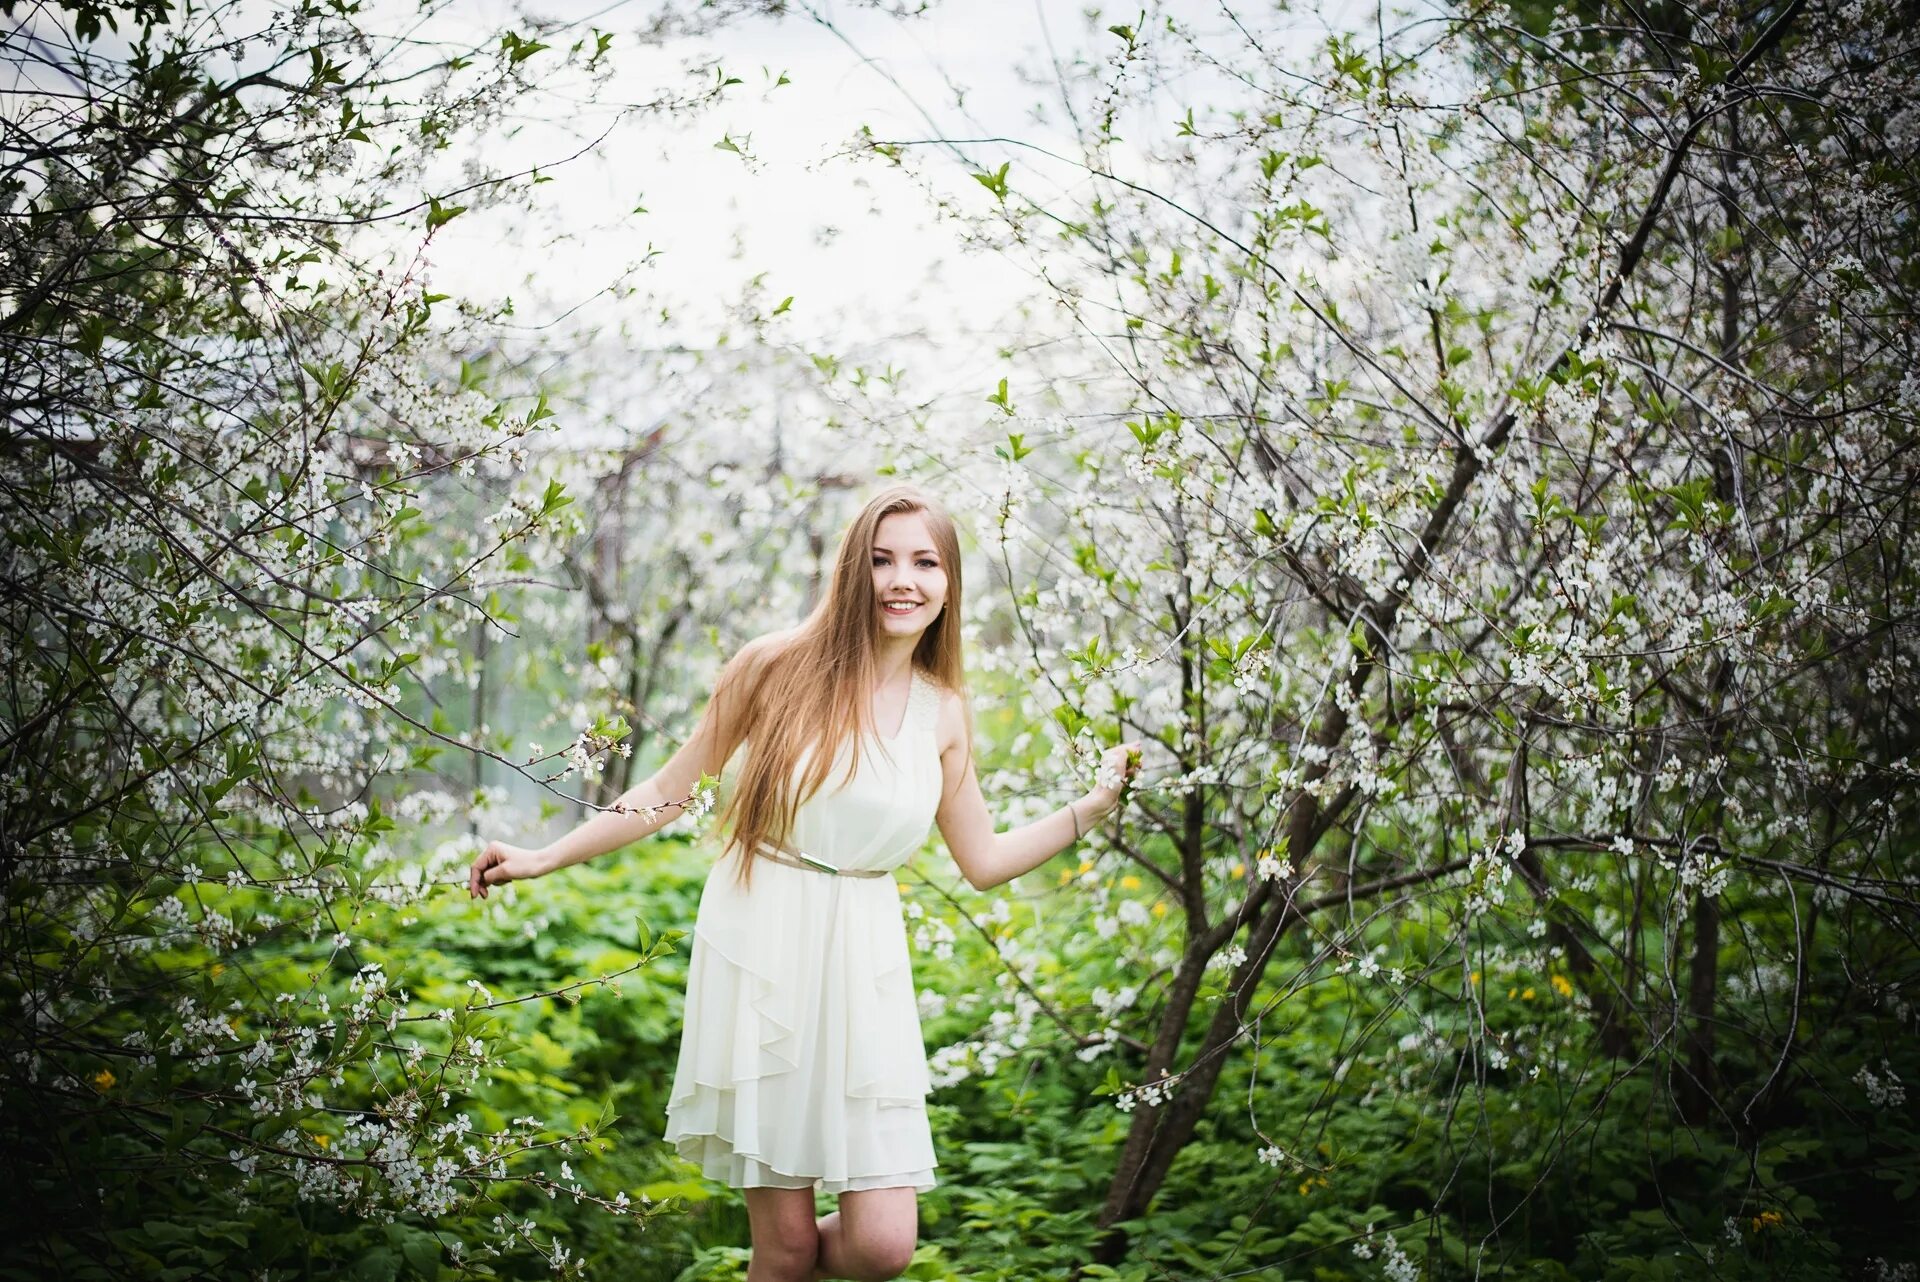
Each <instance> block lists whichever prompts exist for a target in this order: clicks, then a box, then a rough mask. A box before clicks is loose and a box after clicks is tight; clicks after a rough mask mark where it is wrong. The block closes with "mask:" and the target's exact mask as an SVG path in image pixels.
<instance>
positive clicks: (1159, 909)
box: [1153, 899, 1167, 917]
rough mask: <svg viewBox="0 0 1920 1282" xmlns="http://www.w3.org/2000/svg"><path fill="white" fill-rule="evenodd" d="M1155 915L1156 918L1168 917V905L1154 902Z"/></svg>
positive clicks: (1159, 901) (1158, 901)
mask: <svg viewBox="0 0 1920 1282" xmlns="http://www.w3.org/2000/svg"><path fill="white" fill-rule="evenodd" d="M1153 915H1154V916H1155V917H1165V916H1166V915H1167V905H1166V904H1165V903H1164V902H1163V901H1161V900H1158V899H1156V900H1154V901H1153Z"/></svg>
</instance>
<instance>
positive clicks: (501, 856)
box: [467, 841, 553, 899]
mask: <svg viewBox="0 0 1920 1282" xmlns="http://www.w3.org/2000/svg"><path fill="white" fill-rule="evenodd" d="M552 871H553V869H552V867H551V866H550V865H549V864H548V863H547V857H546V852H544V851H540V850H528V849H527V848H526V847H524V846H509V845H508V844H507V843H506V842H504V841H489V842H488V843H487V848H486V849H485V850H482V851H481V852H480V857H479V858H478V859H475V860H474V861H473V867H472V868H471V869H470V870H468V872H467V898H469V899H473V898H475V897H478V898H480V899H485V898H486V897H487V887H488V886H497V885H499V884H500V883H501V882H503V881H524V880H526V879H527V878H529V877H539V876H543V875H544V874H546V873H549V872H552Z"/></svg>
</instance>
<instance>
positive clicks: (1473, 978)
mask: <svg viewBox="0 0 1920 1282" xmlns="http://www.w3.org/2000/svg"><path fill="white" fill-rule="evenodd" d="M1467 982H1468V983H1469V984H1477V983H1479V982H1480V972H1479V971H1477V970H1476V971H1474V972H1473V974H1471V975H1469V976H1467Z"/></svg>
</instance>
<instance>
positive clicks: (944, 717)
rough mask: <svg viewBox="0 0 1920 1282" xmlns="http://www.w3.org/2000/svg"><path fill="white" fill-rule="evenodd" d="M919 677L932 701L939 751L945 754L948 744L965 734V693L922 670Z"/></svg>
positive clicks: (966, 719)
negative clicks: (924, 683)
mask: <svg viewBox="0 0 1920 1282" xmlns="http://www.w3.org/2000/svg"><path fill="white" fill-rule="evenodd" d="M920 676H921V679H922V680H923V681H925V682H926V687H927V691H928V693H929V697H930V698H931V699H932V700H933V701H934V732H935V736H936V738H937V739H938V741H939V745H940V750H941V751H942V752H945V751H946V749H947V747H948V746H949V745H950V744H952V743H955V742H958V741H959V740H961V739H963V738H964V737H965V736H966V734H967V721H968V718H967V695H966V691H965V690H962V689H957V688H955V687H953V686H950V685H948V684H947V683H946V682H944V681H942V680H940V678H939V677H937V676H935V675H934V674H933V673H931V672H927V671H924V670H922V671H921V673H920Z"/></svg>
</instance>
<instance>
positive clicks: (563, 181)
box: [432, 0, 1114, 348]
mask: <svg viewBox="0 0 1920 1282" xmlns="http://www.w3.org/2000/svg"><path fill="white" fill-rule="evenodd" d="M582 12H583V13H585V12H592V10H591V9H588V8H586V7H585V6H583V8H582ZM818 12H820V13H821V14H823V15H825V16H827V17H829V18H830V19H831V20H832V21H833V22H834V23H835V24H836V25H838V26H839V27H841V29H842V30H843V31H844V33H845V35H846V37H847V39H842V38H840V37H839V36H837V35H835V34H834V32H833V31H830V30H828V29H827V28H826V27H824V26H822V25H820V24H819V23H816V22H813V21H810V20H808V19H806V18H805V17H804V16H798V15H796V16H792V17H788V18H785V19H781V20H774V19H767V18H752V19H742V20H738V21H735V22H733V23H731V24H729V25H728V26H726V27H725V28H723V29H722V30H721V31H720V32H718V33H717V34H716V35H715V36H712V37H707V38H702V39H698V40H686V39H683V40H677V41H673V42H669V43H668V44H666V45H665V46H663V47H660V48H658V49H643V48H640V47H638V46H637V44H636V42H635V41H634V40H633V39H632V38H631V37H628V36H625V35H624V33H623V32H622V30H621V27H622V14H623V11H622V12H615V13H611V14H608V15H607V16H606V17H605V18H604V19H603V20H602V21H601V25H602V27H603V29H611V30H613V31H614V32H615V43H614V46H613V50H612V53H613V56H614V57H615V59H616V65H617V67H618V76H617V79H616V81H615V83H614V84H613V85H611V86H609V87H607V88H606V89H605V90H604V91H603V96H604V98H605V99H606V100H607V102H608V103H609V104H616V103H623V102H634V101H644V100H647V99H649V98H651V97H653V96H655V95H656V94H657V93H658V92H659V91H660V89H661V88H662V87H663V86H668V85H672V86H684V85H685V84H687V83H689V81H688V78H687V76H686V74H685V71H684V66H685V64H687V63H688V62H689V61H692V60H696V59H700V58H704V57H710V56H711V57H717V58H718V59H719V60H720V62H721V65H723V66H724V67H725V69H726V72H727V74H728V75H730V76H738V77H740V79H741V80H742V81H743V82H744V83H743V84H740V85H736V86H733V87H732V88H730V89H729V90H727V93H726V97H725V100H724V101H723V102H722V104H721V105H719V106H717V107H714V108H710V109H707V110H705V111H703V112H701V113H698V114H697V115H695V116H693V117H692V118H690V119H689V120H687V121H686V122H685V123H680V122H677V121H672V120H669V119H666V118H663V117H659V116H650V115H642V114H638V113H627V114H625V115H624V116H623V115H622V114H621V113H620V112H619V110H618V109H617V108H615V107H614V106H611V105H609V106H606V107H599V108H590V109H585V110H582V111H580V112H578V113H577V114H575V115H574V116H573V117H572V118H570V119H566V120H561V121H556V122H551V123H547V122H537V123H532V124H529V125H528V126H526V127H525V128H524V129H523V130H522V131H521V133H520V135H519V136H518V137H516V138H514V139H511V140H503V144H504V145H505V146H507V147H510V148H512V149H513V152H514V154H516V155H520V154H524V155H525V156H527V157H529V158H535V157H539V156H542V155H547V156H554V155H564V154H566V153H567V152H570V151H573V150H575V149H577V148H578V147H579V146H580V145H582V144H583V143H585V142H586V141H589V140H591V139H592V138H594V137H596V136H597V135H599V134H600V133H601V131H603V130H606V129H608V128H609V127H611V132H610V133H609V134H608V135H607V137H606V138H605V139H604V141H601V142H600V143H599V144H598V145H597V146H596V147H595V148H594V150H593V151H592V152H591V153H590V154H589V155H587V156H584V157H582V158H580V159H578V160H574V161H571V162H569V163H568V164H566V165H564V166H561V167H559V168H557V169H555V170H553V171H552V172H553V177H554V181H553V182H552V183H550V184H546V185H544V186H542V187H541V189H540V192H541V195H542V197H543V204H544V206H545V212H544V213H543V214H542V215H541V218H540V223H541V224H542V226H541V227H540V228H539V230H538V231H537V232H536V233H535V234H533V235H532V236H529V235H528V234H527V230H526V229H525V228H523V227H516V226H514V219H512V218H508V217H506V216H504V215H502V216H486V217H462V218H460V219H456V220H455V221H454V222H452V223H449V224H448V225H447V226H446V227H445V228H443V229H442V230H441V232H440V234H439V235H438V236H436V238H435V246H434V250H433V253H432V261H433V265H434V269H435V278H436V279H437V280H438V281H439V282H440V285H439V287H440V288H442V289H446V288H447V287H448V286H452V287H453V288H454V289H456V290H459V291H461V292H463V293H465V294H468V295H470V296H474V297H482V298H484V297H488V296H491V295H495V294H499V293H503V292H505V293H515V295H516V308H517V309H518V308H520V307H521V299H522V298H523V297H531V296H532V295H530V294H521V293H519V292H518V291H519V290H520V289H522V288H523V287H522V286H520V284H519V282H520V281H521V280H522V279H523V278H524V277H525V276H526V275H527V274H528V273H529V272H537V273H538V274H539V277H540V282H541V283H540V286H539V292H540V293H542V294H544V295H546V296H547V297H548V298H549V299H550V300H551V301H552V303H553V304H554V306H553V307H550V308H547V309H544V310H545V311H546V312H547V313H550V312H551V311H553V310H564V308H565V307H567V306H571V305H572V304H574V303H576V302H579V301H580V300H581V299H583V298H586V297H588V296H590V295H591V294H592V293H593V292H594V290H595V289H597V288H599V287H600V286H601V285H603V284H604V283H605V282H606V281H607V280H608V279H609V278H610V277H611V276H612V275H614V274H615V273H616V272H617V270H618V269H619V267H620V266H621V265H622V264H626V263H630V262H635V261H638V260H639V259H640V258H641V257H642V256H643V255H645V254H646V252H647V250H648V248H649V246H651V247H652V248H653V249H655V250H657V251H659V255H658V257H657V258H655V259H654V260H653V263H652V265H651V266H650V267H649V268H647V269H646V270H645V272H644V273H642V274H641V275H639V276H637V277H635V278H634V283H635V284H636V285H638V286H639V287H640V293H639V296H637V297H635V298H633V299H630V300H628V301H627V302H626V303H624V304H620V305H619V306H617V307H609V306H607V305H605V304H596V305H590V306H589V307H588V308H587V309H585V310H583V312H582V313H580V315H582V316H585V315H594V316H600V317H604V318H605V319H606V320H607V322H608V323H612V322H613V321H614V319H615V318H616V317H624V318H625V319H626V320H627V322H628V323H629V324H630V325H633V326H638V327H639V328H640V329H641V331H642V332H640V333H636V334H634V335H633V338H634V341H646V340H647V339H648V338H649V337H650V335H648V334H647V333H645V332H644V331H645V330H646V328H647V327H648V326H651V325H654V324H655V321H654V319H653V315H652V313H656V312H657V307H649V306H648V305H647V303H646V299H647V297H648V296H649V295H657V296H658V298H659V299H660V300H662V301H667V302H670V303H671V304H672V305H673V306H674V307H675V308H676V311H677V312H679V313H680V314H681V315H680V319H681V320H682V321H683V322H684V323H683V324H682V325H680V326H675V327H673V328H675V329H677V330H678V331H679V332H678V337H679V338H681V339H682V340H684V341H698V339H699V338H701V337H703V336H709V335H710V334H711V332H712V327H713V326H714V325H715V324H717V323H718V319H719V304H720V303H721V302H722V301H724V300H726V299H728V298H732V297H736V296H738V295H739V294H740V292H741V291H742V290H743V289H745V288H746V285H747V282H748V280H749V279H750V278H752V277H753V276H755V275H758V274H761V273H764V274H765V279H764V281H763V282H762V284H761V285H760V286H759V287H758V290H757V293H758V294H759V295H760V296H763V297H764V299H765V305H766V310H769V311H770V310H771V309H772V307H773V306H774V305H776V304H777V303H778V302H779V301H780V300H781V299H783V298H785V297H787V296H788V295H792V296H793V298H794V303H793V306H792V308H791V310H790V312H789V313H788V314H787V315H786V316H784V317H783V318H782V331H781V333H782V336H783V337H785V338H789V339H792V340H794V341H797V342H802V343H805V344H807V345H809V346H816V345H817V346H821V347H822V348H826V347H828V346H830V345H833V344H844V343H846V342H848V341H850V340H853V339H854V338H855V337H856V335H859V334H862V333H864V332H867V331H869V329H870V328H871V327H877V332H879V333H887V332H894V331H897V330H899V329H901V328H905V327H907V326H908V325H909V324H910V323H912V320H913V319H914V317H913V316H911V315H910V314H909V300H910V299H913V298H914V296H915V295H920V296H921V297H920V298H919V299H918V300H917V301H916V302H915V303H914V306H913V309H912V310H913V311H916V312H918V311H921V310H939V311H946V310H948V309H951V312H952V313H953V320H954V322H955V323H956V324H958V325H959V326H960V327H961V328H962V329H972V330H975V331H991V330H992V329H993V327H994V326H995V324H996V322H997V321H998V319H999V318H1001V317H1002V316H1003V315H1004V314H1005V311H1006V309H1007V308H1008V307H1009V306H1011V305H1012V304H1013V303H1014V302H1015V301H1016V300H1018V299H1020V298H1022V297H1026V296H1030V295H1031V294H1032V293H1033V284H1032V282H1031V280H1030V279H1029V278H1028V277H1027V276H1026V275H1025V274H1024V273H1022V272H1021V271H1019V270H1018V269H1017V268H1016V267H1014V266H1013V265H1012V264H1008V263H1005V262H1003V261H1001V260H999V259H998V258H995V257H992V256H987V255H979V254H974V255H968V256H965V257H964V258H963V257H961V256H960V255H959V254H958V253H957V247H956V241H955V232H954V228H953V227H952V226H951V225H945V226H942V225H938V224H936V222H935V221H934V217H933V214H932V211H931V209H930V208H929V206H928V202H927V200H926V198H925V197H924V196H923V195H922V194H921V193H920V192H919V191H917V190H916V189H915V188H914V187H913V186H912V185H911V184H910V183H909V182H908V181H907V180H906V179H905V178H904V177H902V176H901V175H899V174H897V173H896V172H894V171H893V170H892V169H891V168H890V167H888V166H886V165H885V164H883V163H880V162H877V161H876V160H874V159H872V158H867V159H863V160H855V159H852V158H849V157H847V156H844V155H838V156H837V155H836V153H840V152H842V151H843V150H844V145H845V143H846V142H847V140H848V139H849V138H851V137H852V136H853V135H854V134H855V133H856V131H857V130H858V128H859V127H860V126H861V125H862V124H865V125H868V126H870V127H871V128H872V129H873V131H874V133H875V134H876V135H877V136H881V137H894V138H925V137H929V136H931V134H932V130H931V129H930V127H929V125H928V123H927V119H926V117H925V116H923V115H922V111H923V110H924V111H925V112H926V113H927V114H929V115H931V116H933V117H934V119H936V120H937V121H938V122H939V123H940V129H941V131H942V132H943V133H944V134H946V135H947V136H954V137H971V136H989V135H995V134H1005V135H1009V136H1013V137H1019V138H1022V139H1026V140H1029V141H1035V142H1041V143H1043V144H1046V143H1051V144H1055V145H1064V143H1065V139H1064V137H1063V136H1062V135H1061V134H1060V133H1059V131H1058V130H1056V129H1055V128H1054V127H1053V126H1051V125H1049V124H1044V123H1040V122H1036V121H1035V120H1034V119H1033V117H1032V115H1031V106H1032V103H1033V102H1034V101H1035V100H1036V99H1037V98H1038V97H1039V96H1041V95H1042V94H1043V93H1044V90H1043V89H1039V88H1036V87H1034V86H1030V85H1024V84H1022V83H1021V82H1020V80H1019V79H1018V77H1017V75H1016V73H1015V63H1016V60H1017V59H1018V60H1025V61H1026V62H1028V63H1029V64H1030V65H1032V64H1033V63H1034V62H1035V60H1036V58H1039V59H1044V56H1045V55H1044V53H1043V52H1040V51H1043V50H1044V45H1043V39H1044V36H1043V29H1042V22H1043V21H1044V22H1045V24H1046V26H1047V27H1048V28H1050V29H1051V32H1052V35H1053V38H1054V40H1055V41H1056V43H1057V44H1060V45H1063V46H1064V45H1066V44H1082V43H1084V42H1085V41H1086V39H1087V36H1086V29H1087V23H1086V19H1085V17H1084V15H1083V12H1082V10H1081V8H1080V6H1078V5H1074V4H1040V5H1036V4H1034V3H1032V2H1031V0H1022V2H1020V3H1012V2H1008V0H964V3H957V2H955V0H949V2H948V3H947V4H944V5H942V6H939V7H937V8H936V9H935V10H933V12H931V13H930V14H928V15H925V16H923V17H921V18H918V19H909V20H900V19H894V18H890V17H886V16H884V15H879V14H875V13H873V12H872V11H870V10H868V9H865V8H862V7H858V6H853V5H848V4H838V5H834V4H822V5H820V6H819V9H818ZM498 17H499V15H498V14H490V13H489V12H487V10H486V9H483V8H482V7H480V6H475V7H473V8H471V9H467V8H464V7H463V8H461V9H460V10H459V11H458V12H457V13H456V15H455V20H457V21H462V22H467V23H471V24H474V28H475V30H476V31H479V30H484V29H485V24H487V23H488V22H489V20H490V19H495V18H498ZM1103 29H1104V25H1102V26H1099V27H1096V28H1095V30H1096V31H1101V30H1103ZM1104 38H1105V39H1106V40H1107V41H1109V42H1112V41H1113V40H1114V37H1112V36H1105V37H1104ZM536 56H538V55H536ZM781 74H784V75H785V76H787V77H788V79H789V81H790V83H789V84H786V85H782V86H780V87H778V88H776V89H771V90H769V89H768V88H767V87H768V86H769V85H770V84H771V83H772V80H773V79H774V78H776V77H777V76H779V75H781ZM889 76H891V77H892V78H893V80H894V81H897V82H898V84H897V85H896V84H895V83H891V82H890V81H889V79H888V77H889ZM947 77H951V78H952V79H953V80H954V81H955V82H956V83H957V84H959V85H962V86H965V87H966V95H965V104H966V110H965V114H962V112H961V111H959V110H957V109H956V108H955V107H954V105H953V96H954V95H953V92H952V90H951V89H950V88H949V87H948V85H947V82H946V78H947ZM902 87H904V89H903V88H902ZM909 95H911V96H909ZM1051 114H1052V115H1053V117H1054V118H1056V119H1057V118H1058V117H1059V112H1058V111H1057V109H1056V110H1055V111H1054V112H1053V113H1051ZM723 136H729V137H731V138H733V139H734V140H736V141H737V142H738V143H739V144H740V145H741V146H742V147H743V148H744V149H746V150H747V151H748V152H749V153H750V155H751V157H752V159H751V160H749V159H745V158H743V157H742V156H739V155H735V154H733V153H731V152H728V151H724V150H719V149H716V147H715V145H714V144H715V143H717V142H719V141H720V139H721V138H722V137H723ZM1064 149H1065V150H1069V151H1070V150H1072V148H1070V147H1064ZM972 150H973V151H974V152H975V153H976V154H978V155H979V156H981V157H982V159H983V160H984V159H988V158H997V157H999V156H1000V155H1001V153H1002V152H1003V151H1004V149H1003V148H997V147H994V146H991V145H988V146H980V147H976V148H973V149H972ZM930 159H933V157H930ZM936 168H937V169H938V171H939V181H940V182H941V184H942V186H943V187H944V188H945V189H946V190H947V191H948V192H950V193H952V194H954V195H956V196H957V197H958V198H960V199H962V200H965V201H968V202H970V203H979V204H982V205H984V203H986V202H989V201H990V200H991V197H990V196H989V195H988V193H987V192H986V191H985V189H984V188H981V187H980V186H979V185H978V184H977V183H975V182H974V181H973V180H972V179H971V178H969V177H967V176H966V173H965V171H964V170H963V169H962V168H961V167H960V166H959V164H958V163H957V162H955V161H953V160H951V159H942V160H939V161H938V163H937V165H936ZM638 204H644V206H645V207H646V210H647V212H646V213H645V214H635V213H633V212H632V210H633V208H634V206H635V205H638ZM515 217H516V218H517V217H518V216H517V215H516V216H515ZM518 319H519V320H521V321H523V322H527V323H534V322H536V321H537V320H539V319H545V316H544V315H541V314H537V313H535V312H532V311H523V312H519V314H518ZM662 336H664V334H663V335H662Z"/></svg>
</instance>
